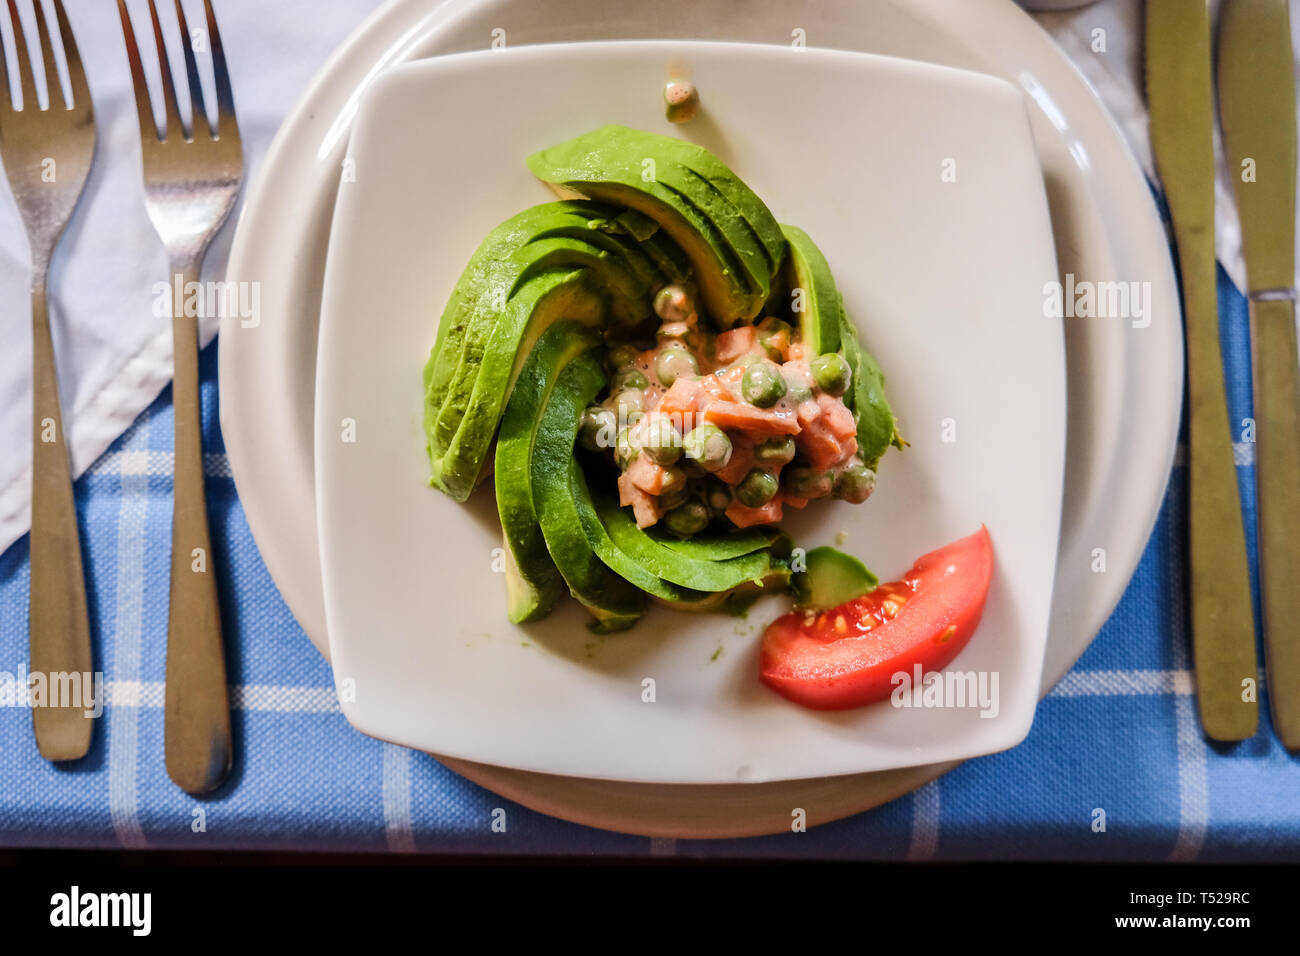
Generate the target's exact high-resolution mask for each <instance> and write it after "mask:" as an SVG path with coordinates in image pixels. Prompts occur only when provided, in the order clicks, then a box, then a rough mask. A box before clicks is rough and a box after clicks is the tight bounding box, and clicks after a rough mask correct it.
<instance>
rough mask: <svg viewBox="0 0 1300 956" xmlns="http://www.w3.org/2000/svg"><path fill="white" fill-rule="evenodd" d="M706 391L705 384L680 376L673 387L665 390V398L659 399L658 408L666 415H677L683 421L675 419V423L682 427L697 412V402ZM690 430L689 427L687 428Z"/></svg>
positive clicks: (679, 427)
mask: <svg viewBox="0 0 1300 956" xmlns="http://www.w3.org/2000/svg"><path fill="white" fill-rule="evenodd" d="M702 391H704V386H702V385H701V384H700V383H699V382H697V381H695V380H694V379H689V378H679V379H677V381H675V382H673V384H672V387H671V388H670V389H668V391H666V392H664V396H663V398H661V399H659V404H658V405H657V406H655V407H656V410H658V411H661V412H663V413H664V414H665V415H676V416H678V417H679V418H680V419H681V421H674V422H673V424H675V425H677V427H678V429H679V430H682V429H681V424H682V422H685V421H687V419H688V418H689V417H691V416H693V415H694V414H695V411H696V407H695V403H696V401H697V400H698V399H699V397H700V393H701V392H702ZM685 430H687V431H689V427H688V428H687V429H685Z"/></svg>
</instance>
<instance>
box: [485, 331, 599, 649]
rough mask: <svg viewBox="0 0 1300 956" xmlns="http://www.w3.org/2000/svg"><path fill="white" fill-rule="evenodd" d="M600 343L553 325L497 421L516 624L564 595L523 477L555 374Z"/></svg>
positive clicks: (499, 484) (501, 504)
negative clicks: (498, 423)
mask: <svg viewBox="0 0 1300 956" xmlns="http://www.w3.org/2000/svg"><path fill="white" fill-rule="evenodd" d="M599 341H600V338H599V336H598V335H597V334H596V333H595V332H593V331H591V330H590V329H587V328H586V327H584V326H582V325H579V324H578V323H576V322H571V321H568V320H564V321H560V322H556V323H554V324H552V325H551V326H550V327H549V328H547V329H546V331H545V332H544V333H543V334H542V336H541V337H540V338H539V339H538V340H537V344H536V345H535V346H534V347H533V350H532V352H530V353H529V355H528V359H527V360H526V361H525V362H524V365H523V368H522V369H521V371H520V372H519V378H518V380H516V382H515V386H514V388H513V389H512V390H511V392H510V400H509V402H508V403H507V405H506V410H505V414H504V415H503V416H502V418H501V430H500V432H499V433H498V436H497V449H496V458H495V462H494V468H493V470H494V472H495V474H496V475H497V476H498V477H497V480H496V482H495V485H496V496H497V512H498V514H500V516H501V530H502V532H503V535H504V539H505V552H506V611H507V614H508V615H509V616H510V620H511V621H513V622H515V623H516V624H519V623H522V622H524V621H534V620H537V619H539V618H542V617H545V616H546V615H547V614H549V613H550V611H551V609H552V608H553V607H554V606H555V604H556V602H557V601H558V600H559V599H560V596H561V594H562V593H563V583H564V582H563V579H562V578H561V577H560V572H559V571H558V570H556V567H555V562H554V561H552V560H551V555H550V552H548V551H547V550H546V539H545V538H544V537H543V536H542V529H541V526H540V525H539V524H538V522H537V509H536V507H535V505H534V503H533V487H532V483H531V482H530V481H529V480H528V477H527V476H528V475H529V474H530V473H531V469H532V459H533V441H534V438H535V437H536V434H537V428H538V426H539V424H540V422H541V416H542V411H543V410H544V409H545V408H546V405H547V403H548V402H549V401H550V397H551V391H552V390H553V389H554V388H555V383H556V381H557V379H558V378H559V373H560V370H561V369H563V368H564V367H565V366H566V365H568V364H569V362H571V361H573V359H575V358H576V357H577V356H579V355H581V354H583V353H584V352H587V351H589V350H590V349H592V348H593V347H594V346H596V345H597V344H598V343H599Z"/></svg>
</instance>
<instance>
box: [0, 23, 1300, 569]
mask: <svg viewBox="0 0 1300 956" xmlns="http://www.w3.org/2000/svg"><path fill="white" fill-rule="evenodd" d="M380 2H381V0H214V6H215V7H216V10H217V16H218V21H219V23H220V26H221V34H222V38H223V40H224V41H225V49H226V57H227V60H228V62H229V65H230V72H231V77H232V80H233V85H234V91H235V101H236V105H237V107H238V111H239V126H240V131H241V134H242V137H243V141H244V161H245V177H246V180H250V179H251V178H252V177H253V176H255V175H256V174H257V170H258V166H259V163H260V160H261V158H262V156H263V155H264V154H265V152H266V149H267V147H268V145H269V144H270V141H271V139H272V137H273V136H274V134H275V131H276V129H277V128H278V127H279V125H280V123H281V121H282V120H283V118H284V117H285V115H286V114H287V113H288V111H289V109H290V108H291V107H292V106H293V105H294V103H295V102H296V101H297V100H298V98H299V97H300V96H301V95H302V93H303V91H304V90H305V89H306V86H307V84H308V82H309V81H310V79H311V77H312V76H313V75H314V74H315V73H316V71H317V70H318V69H319V68H320V67H321V65H322V64H323V63H324V61H325V59H326V58H327V57H328V55H329V54H330V53H331V52H332V51H333V50H334V48H335V47H336V46H337V45H338V44H339V43H341V42H342V41H343V39H344V38H345V37H346V36H347V35H348V34H349V33H350V32H351V31H352V30H353V29H355V27H356V26H357V25H358V24H359V23H360V22H361V21H362V20H363V19H364V18H365V17H366V16H367V15H368V14H369V13H370V12H371V11H373V10H374V9H375V8H377V7H378V6H379V5H380ZM1294 2H1300V0H1294ZM128 4H129V6H130V7H131V10H132V13H133V14H134V15H135V17H136V20H135V23H136V24H137V31H138V32H140V31H141V30H143V39H145V41H146V42H148V40H149V33H148V13H147V8H146V7H145V6H144V0H128ZM184 4H185V9H186V13H187V15H188V17H189V19H190V26H191V28H193V27H195V26H198V25H200V24H201V23H202V4H201V3H198V2H196V0H184ZM23 6H24V8H25V5H23ZM65 6H66V8H67V11H68V16H69V18H70V20H71V22H72V25H73V29H74V31H75V32H76V35H77V38H78V41H79V44H78V45H79V48H80V51H81V57H82V60H83V62H84V64H85V68H86V73H87V75H88V77H89V82H90V86H91V91H92V94H93V97H94V101H95V116H96V123H97V126H98V130H99V143H98V147H97V149H98V152H97V157H96V162H95V167H94V170H93V172H92V173H91V177H90V181H89V183H88V184H87V186H86V194H85V196H84V197H83V198H82V202H81V205H80V207H79V208H78V210H77V213H76V216H75V217H74V219H73V221H72V223H71V225H70V227H69V229H68V232H67V234H66V235H65V237H64V240H63V245H62V247H61V249H60V251H59V254H58V256H57V257H56V259H55V262H54V268H53V272H52V280H51V288H50V303H51V319H52V323H53V331H54V344H55V349H56V351H57V355H58V363H59V382H60V388H61V393H62V401H63V416H64V424H65V429H66V432H67V435H68V439H69V444H70V447H71V458H72V467H73V471H74V473H75V474H77V475H80V474H81V473H82V472H83V471H84V470H85V469H86V467H87V466H88V465H90V463H91V462H93V461H94V460H95V459H96V458H98V457H99V455H100V454H102V453H103V451H104V450H105V449H106V448H107V447H108V446H109V444H111V443H112V441H113V440H114V439H115V438H116V437H117V436H118V435H120V434H121V433H122V432H123V431H124V430H125V429H126V427H127V426H128V425H130V424H131V422H132V421H134V419H135V418H136V416H137V415H139V414H140V412H141V411H143V410H144V409H145V408H146V407H147V406H148V405H149V403H150V402H152V401H153V400H154V398H156V397H157V395H158V394H159V392H161V391H162V389H163V388H164V387H165V386H166V385H167V383H168V381H169V380H170V378H171V331H170V322H169V319H168V318H166V316H165V315H162V316H160V315H155V314H154V311H155V310H154V308H153V306H154V298H155V296H154V293H153V288H154V286H155V284H156V283H158V282H160V281H165V280H166V277H167V262H166V259H165V257H164V255H163V251H162V247H161V245H160V243H159V241H158V238H157V236H156V234H155V233H154V231H153V228H152V226H151V225H150V223H149V220H148V218H147V217H146V215H145V211H144V204H143V194H142V186H141V179H140V142H139V130H138V125H137V122H136V114H135V106H134V100H133V97H132V92H131V83H130V73H129V71H128V68H127V61H126V52H125V47H124V46H123V43H122V40H121V29H120V26H119V24H118V18H117V9H116V4H114V3H112V2H109V0H65ZM162 6H163V8H164V14H165V16H164V21H165V22H166V24H167V26H168V28H170V30H171V32H172V37H171V39H172V44H173V45H172V49H173V51H174V52H175V51H178V50H179V46H178V42H179V41H178V37H177V35H176V31H175V25H174V23H173V22H172V21H171V19H170V4H163V5H162ZM1293 6H1294V3H1293ZM24 15H25V16H28V21H27V25H26V30H27V33H28V35H29V36H35V33H34V28H33V21H31V20H30V13H29V11H27V10H26V9H24ZM1140 18H1141V7H1140V3H1139V2H1138V0H1103V2H1101V3H1098V4H1095V5H1093V6H1090V7H1085V8H1083V9H1081V10H1076V11H1073V12H1069V13H1053V14H1039V15H1038V19H1039V22H1040V23H1042V24H1043V25H1044V26H1045V27H1046V28H1047V29H1048V30H1049V31H1050V32H1051V34H1052V35H1053V36H1054V37H1055V38H1056V39H1057V41H1058V42H1059V43H1061V45H1062V46H1063V47H1064V49H1065V50H1066V52H1067V53H1068V54H1069V55H1070V57H1071V58H1072V59H1073V60H1074V61H1075V62H1076V63H1077V64H1078V65H1079V67H1080V69H1081V70H1082V71H1083V72H1084V74H1085V75H1086V76H1087V77H1088V78H1089V80H1090V81H1091V82H1092V83H1093V85H1094V86H1095V87H1096V88H1097V90H1098V92H1099V93H1100V95H1101V97H1102V99H1103V100H1104V101H1105V102H1106V104H1107V105H1108V106H1109V108H1110V109H1111V111H1112V112H1113V114H1114V115H1115V117H1116V119H1117V121H1118V122H1119V124H1120V127H1121V128H1122V129H1123V131H1124V134H1125V136H1127V137H1128V140H1129V142H1130V144H1131V145H1132V147H1133V149H1134V151H1135V153H1136V154H1137V156H1138V157H1139V159H1140V161H1141V162H1142V164H1143V166H1144V168H1145V169H1146V170H1147V171H1148V173H1150V172H1151V171H1152V164H1151V155H1150V147H1149V144H1148V142H1147V135H1146V124H1147V118H1146V112H1145V107H1144V105H1143V97H1142V80H1141V77H1142V68H1141V67H1142V64H1141V28H1140V26H1141V25H1140ZM1292 25H1293V27H1295V28H1297V30H1300V10H1296V11H1293V14H1292ZM1098 28H1101V29H1103V30H1105V31H1106V52H1104V53H1095V52H1093V49H1092V45H1093V31H1094V30H1095V29H1098ZM146 59H147V58H146ZM200 59H201V60H204V59H206V57H200ZM172 62H173V72H176V71H177V67H179V66H181V64H180V62H179V61H178V60H176V59H173V61H172ZM200 69H201V70H202V71H204V72H205V76H206V75H207V72H206V71H207V70H208V65H207V64H206V63H201V64H200ZM179 72H180V74H181V75H183V67H182V68H181V70H180V71H179ZM208 101H209V102H212V100H211V97H209V100H208ZM4 192H5V191H4V190H3V189H0V301H3V302H4V303H6V307H5V308H4V309H3V310H0V343H3V345H0V551H3V550H4V549H5V548H7V547H8V546H9V545H10V544H12V543H13V542H14V541H15V540H17V539H18V538H19V537H20V536H21V535H23V534H24V533H26V531H27V528H28V526H29V522H30V503H31V502H30V494H31V491H30V460H31V453H30V449H31V333H30V317H29V316H30V306H29V304H28V302H29V298H28V288H29V277H28V275H29V274H28V253H27V243H26V237H25V235H24V233H23V230H22V226H21V223H20V221H19V219H18V214H17V211H16V210H15V209H14V207H13V205H12V202H11V201H10V200H9V198H8V197H7V196H6V195H3V193H4ZM1219 198H1220V202H1219V210H1220V223H1219V227H1220V228H1219V255H1220V259H1221V260H1222V261H1223V262H1224V264H1225V266H1226V267H1227V269H1228V272H1229V274H1231V275H1232V277H1233V279H1234V280H1235V281H1237V282H1238V284H1240V283H1241V281H1242V278H1243V268H1242V264H1241V257H1240V240H1239V235H1238V231H1237V225H1236V216H1235V213H1233V211H1232V205H1231V188H1230V184H1229V182H1228V180H1227V179H1226V171H1224V175H1223V177H1222V180H1221V185H1220V197H1219ZM232 232H233V217H232V222H231V223H229V224H227V226H226V228H225V229H224V230H223V233H222V235H221V236H219V237H218V238H217V241H216V242H215V243H214V245H213V247H212V249H211V251H210V252H209V254H208V257H207V262H206V267H205V269H204V278H205V280H207V279H219V278H221V276H222V274H223V272H224V267H225V260H226V254H227V250H228V248H229V243H230V236H231V234H232ZM216 325H217V321H216V319H215V318H210V319H208V320H206V321H204V322H203V323H202V329H201V332H202V340H203V341H204V342H205V343H206V342H208V341H209V340H210V339H211V338H212V336H213V335H214V334H215V332H216Z"/></svg>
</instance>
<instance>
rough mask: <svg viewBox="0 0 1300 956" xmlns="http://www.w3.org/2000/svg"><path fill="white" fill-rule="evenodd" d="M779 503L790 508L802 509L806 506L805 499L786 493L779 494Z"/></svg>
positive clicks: (806, 501)
mask: <svg viewBox="0 0 1300 956" xmlns="http://www.w3.org/2000/svg"><path fill="white" fill-rule="evenodd" d="M780 498H781V501H782V502H783V503H785V504H787V505H789V506H790V507H791V508H804V507H806V506H807V505H808V499H807V498H800V497H799V496H798V495H792V494H790V492H788V491H783V492H781V495H780Z"/></svg>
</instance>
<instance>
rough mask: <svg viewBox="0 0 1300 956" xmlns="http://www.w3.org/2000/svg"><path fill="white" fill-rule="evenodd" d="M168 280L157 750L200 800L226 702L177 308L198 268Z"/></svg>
mask: <svg viewBox="0 0 1300 956" xmlns="http://www.w3.org/2000/svg"><path fill="white" fill-rule="evenodd" d="M172 274H173V289H174V292H173V302H172V316H173V318H172V349H173V357H174V361H175V379H174V380H173V384H172V404H173V406H174V408H175V415H176V426H175V427H176V436H175V446H176V451H175V461H176V464H175V484H174V490H173V497H174V510H173V512H172V565H171V592H170V598H169V604H168V614H167V691H166V705H165V718H166V722H165V730H164V746H165V750H166V758H167V774H168V776H170V777H171V778H172V780H173V782H175V783H176V785H177V786H178V787H180V788H181V789H182V790H184V791H186V792H187V793H192V794H202V793H208V792H210V791H212V790H214V789H216V788H217V787H218V786H220V785H221V783H222V781H223V780H225V779H226V775H227V774H228V773H229V772H230V764H231V743H230V701H229V697H228V693H227V690H226V661H225V653H224V647H223V644H222V637H221V609H220V604H219V603H218V600H217V581H216V569H215V567H214V564H213V558H212V544H211V539H210V536H209V533H208V510H207V502H206V499H205V497H204V493H203V441H202V436H201V433H200V402H199V342H198V320H197V319H196V318H195V317H194V316H187V315H186V314H185V305H184V304H185V289H187V288H191V287H192V286H191V283H196V282H197V281H198V279H199V270H198V264H197V263H192V264H186V265H184V266H182V267H180V268H176V267H173V269H172ZM177 280H179V285H177Z"/></svg>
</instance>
